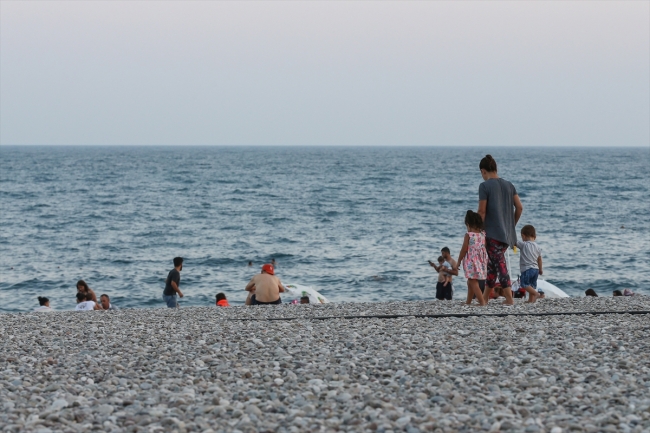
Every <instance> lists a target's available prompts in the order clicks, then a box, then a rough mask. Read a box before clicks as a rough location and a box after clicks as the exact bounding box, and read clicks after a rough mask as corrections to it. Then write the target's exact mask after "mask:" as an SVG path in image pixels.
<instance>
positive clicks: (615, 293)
mask: <svg viewBox="0 0 650 433" xmlns="http://www.w3.org/2000/svg"><path fill="white" fill-rule="evenodd" d="M614 296H623V292H621V291H620V290H614Z"/></svg>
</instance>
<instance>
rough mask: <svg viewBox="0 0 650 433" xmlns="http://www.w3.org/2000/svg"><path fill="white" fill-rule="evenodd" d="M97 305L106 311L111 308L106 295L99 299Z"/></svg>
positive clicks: (109, 300) (109, 299)
mask: <svg viewBox="0 0 650 433" xmlns="http://www.w3.org/2000/svg"><path fill="white" fill-rule="evenodd" d="M99 303H100V304H102V308H103V309H104V310H108V308H109V307H110V306H111V298H109V297H108V295H107V294H106V293H104V294H102V296H100V297H99Z"/></svg>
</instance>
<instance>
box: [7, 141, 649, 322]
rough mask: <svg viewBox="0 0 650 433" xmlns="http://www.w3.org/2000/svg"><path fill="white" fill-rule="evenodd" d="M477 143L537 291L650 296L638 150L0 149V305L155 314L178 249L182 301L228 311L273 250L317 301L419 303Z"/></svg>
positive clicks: (476, 156) (469, 199)
mask: <svg viewBox="0 0 650 433" xmlns="http://www.w3.org/2000/svg"><path fill="white" fill-rule="evenodd" d="M488 151H489V152H490V153H492V154H493V155H494V157H495V159H496V160H497V162H498V164H499V173H500V175H501V176H502V177H504V178H505V179H508V180H510V181H512V182H513V183H514V185H515V186H516V188H517V190H518V192H519V195H520V197H521V200H522V202H523V204H524V208H525V209H524V214H523V216H522V219H521V221H520V225H519V226H518V231H519V229H520V228H521V226H522V225H523V224H533V225H534V226H535V227H536V228H537V231H538V239H537V241H538V243H539V244H540V245H541V246H542V248H543V250H544V264H545V266H544V268H545V277H546V279H547V280H548V281H550V282H551V283H553V284H555V285H557V286H559V287H560V288H562V289H563V290H565V291H566V292H567V293H569V294H570V295H572V296H580V295H581V294H582V293H583V291H584V290H585V289H586V288H588V287H592V288H594V289H595V290H596V291H597V292H599V293H601V294H602V295H605V296H611V291H612V290H613V289H623V288H631V289H633V290H634V291H637V292H641V293H645V294H650V290H649V289H650V284H649V283H648V282H649V281H650V212H649V209H648V208H649V206H648V203H649V201H648V193H649V189H650V181H649V180H650V179H649V176H648V166H649V163H650V151H649V150H648V149H632V148H621V149H559V148H558V149H555V148H551V149H509V148H496V149H485V148H477V149H467V148H336V147H335V148H290V147H276V148H262V147H260V148H253V147H251V148H227V147H226V148H224V147H8V146H3V147H1V148H0V162H1V163H2V170H0V201H1V203H2V204H1V209H0V227H1V228H2V230H1V232H0V247H1V249H2V263H1V264H0V311H2V312H20V311H29V310H31V309H32V308H34V307H35V306H36V305H37V301H36V297H37V296H39V295H45V296H47V297H49V298H50V299H51V303H52V306H53V307H54V308H55V309H73V308H74V305H75V301H74V295H75V293H76V289H75V282H76V281H77V280H78V279H85V280H86V281H87V282H88V283H89V284H90V286H91V287H92V288H93V289H95V290H96V291H97V292H98V294H100V293H108V294H110V295H111V297H112V299H113V303H114V304H116V305H118V306H120V307H161V306H162V305H163V304H162V301H161V300H160V295H161V292H162V289H163V286H164V279H165V277H166V275H167V272H168V271H169V270H170V269H171V267H172V264H171V259H172V258H173V257H174V256H178V255H180V256H183V257H185V259H186V261H185V265H184V269H183V272H182V281H181V289H182V290H183V292H184V293H185V295H186V296H185V298H184V299H183V300H182V305H209V304H211V303H213V302H214V295H215V294H216V293H217V292H220V291H223V292H225V293H226V295H227V296H228V299H229V300H230V302H231V303H232V304H241V303H242V302H243V300H244V299H245V292H244V291H243V288H244V286H245V285H246V282H247V281H248V279H249V278H250V277H251V275H252V274H253V273H255V272H258V270H259V266H261V264H262V263H264V262H267V261H270V260H271V258H275V259H276V260H277V262H278V268H277V272H278V275H279V276H280V277H281V278H282V280H283V281H285V282H294V283H299V284H306V285H313V286H315V287H316V288H317V289H318V290H320V291H321V292H322V293H323V294H324V295H326V296H327V297H328V298H329V299H330V300H332V301H336V302H357V301H383V300H415V299H432V298H433V294H434V286H435V279H436V275H435V274H434V272H433V270H432V268H430V267H429V266H428V265H427V260H428V259H431V260H435V259H436V258H437V256H438V255H439V251H440V248H441V247H443V246H449V247H450V248H451V250H452V254H453V255H454V256H457V255H458V251H459V249H460V246H461V244H462V239H463V235H464V233H465V227H464V224H463V218H464V215H465V212H466V211H467V209H476V206H477V200H478V186H479V183H480V182H481V181H482V179H481V176H480V172H479V171H478V162H479V160H480V158H481V157H482V156H483V155H484V154H485V153H486V152H488ZM249 260H252V261H253V263H254V267H253V268H249V267H248V266H247V263H248V261H249ZM515 265H516V263H515ZM461 273H462V272H461ZM455 287H456V294H455V297H456V298H462V297H463V296H464V293H465V290H466V289H465V280H464V279H463V278H456V279H455Z"/></svg>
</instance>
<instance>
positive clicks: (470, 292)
mask: <svg viewBox="0 0 650 433" xmlns="http://www.w3.org/2000/svg"><path fill="white" fill-rule="evenodd" d="M474 296H476V299H477V300H478V303H479V304H481V305H485V304H487V302H485V299H483V293H481V288H480V287H479V285H478V280H467V299H468V301H469V302H471V301H472V298H473V297H474ZM469 302H468V303H469Z"/></svg>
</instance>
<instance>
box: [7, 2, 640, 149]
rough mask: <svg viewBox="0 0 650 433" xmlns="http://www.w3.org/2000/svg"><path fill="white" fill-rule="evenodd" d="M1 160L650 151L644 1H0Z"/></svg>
mask: <svg viewBox="0 0 650 433" xmlns="http://www.w3.org/2000/svg"><path fill="white" fill-rule="evenodd" d="M0 110H1V111H0V122H1V123H0V143H1V144H218V145H237V144H245V145H267V144H269V145H330V144H333V145H445V146H454V145H460V146H465V145H492V146H493V145H512V146H519V145H523V146H532V145H534V146H552V145H556V146H557V145H560V146H567V145H570V146H650V2H648V1H631V2H625V1H620V0H619V1H611V2H607V1H604V2H588V1H576V2H570V1H547V2H545V1H519V2H517V1H504V2H489V1H480V2H473V1H458V2H444V1H431V2H424V1H421V2H371V1H354V2H353V1H349V2H346V1H336V2H313V1H309V2H307V1H305V2H299V1H290V2H275V1H274V2H211V1H197V2H189V1H182V2H181V1H178V2H176V1H52V0H47V1H6V0H2V1H1V2H0Z"/></svg>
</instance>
